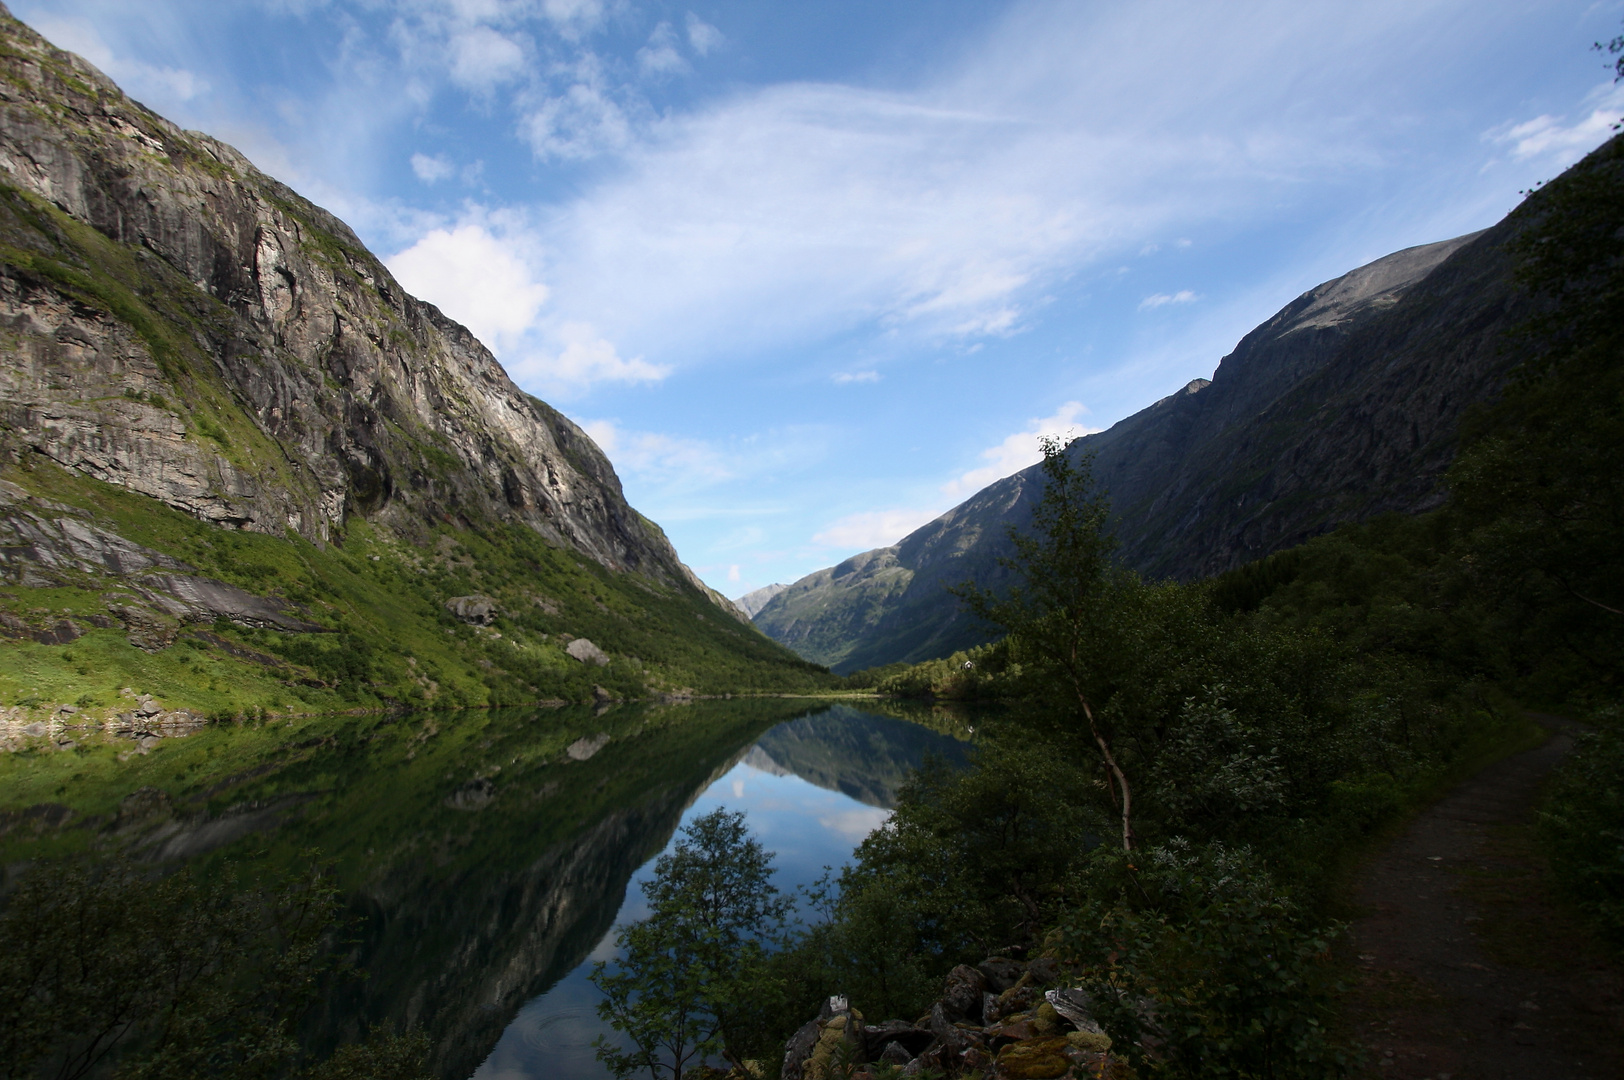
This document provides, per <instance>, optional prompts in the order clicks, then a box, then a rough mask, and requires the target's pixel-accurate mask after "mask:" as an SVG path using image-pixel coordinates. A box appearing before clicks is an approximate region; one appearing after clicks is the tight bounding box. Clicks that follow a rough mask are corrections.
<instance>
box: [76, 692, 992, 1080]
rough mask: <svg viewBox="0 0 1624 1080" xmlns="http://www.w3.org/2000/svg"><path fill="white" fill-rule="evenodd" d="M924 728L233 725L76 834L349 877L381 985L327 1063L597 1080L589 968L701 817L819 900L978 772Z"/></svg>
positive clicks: (324, 1021)
mask: <svg viewBox="0 0 1624 1080" xmlns="http://www.w3.org/2000/svg"><path fill="white" fill-rule="evenodd" d="M922 719H924V720H925V722H926V723H925V725H923V726H922V725H918V724H913V723H909V722H907V721H904V720H900V719H892V718H887V717H883V716H875V715H870V714H867V713H864V712H860V711H857V710H854V709H850V708H844V707H834V708H831V707H829V706H828V705H826V704H822V703H809V702H806V701H793V700H783V699H764V700H735V701H716V702H695V703H692V704H687V705H643V704H638V705H623V706H614V707H611V708H608V709H593V708H587V707H575V708H564V709H542V710H538V709H524V710H520V709H513V710H469V711H466V712H442V713H422V714H417V715H412V716H392V717H384V716H364V717H310V718H301V719H298V720H295V721H292V722H288V721H279V722H276V723H270V724H264V725H252V726H247V727H238V726H231V725H220V726H217V727H210V728H207V729H204V730H203V731H200V732H197V733H195V734H192V735H190V736H189V737H187V738H185V739H174V740H168V739H166V740H163V741H162V745H161V746H160V747H159V748H157V749H156V750H154V751H153V752H152V754H151V755H150V756H149V757H147V758H143V759H142V760H141V761H139V762H132V763H130V764H129V765H128V766H123V767H120V768H119V769H117V770H114V771H110V772H101V773H95V772H92V773H91V774H90V775H89V776H87V777H85V778H84V779H83V780H82V781H81V777H80V775H77V774H76V775H73V776H71V777H67V778H65V779H67V780H68V784H69V785H73V784H78V785H79V788H81V789H82V790H75V791H74V792H72V793H71V794H70V795H69V796H68V798H69V799H70V800H72V801H74V802H75V803H76V804H78V805H84V806H89V807H96V806H98V805H100V806H104V807H113V808H115V810H114V811H112V812H107V813H103V812H102V811H101V810H93V811H92V812H88V813H82V814H81V815H80V816H78V817H76V818H74V819H73V821H72V822H70V823H69V825H67V826H64V828H65V829H67V830H69V831H72V830H83V831H84V835H85V836H86V837H90V838H91V839H90V840H89V841H88V842H91V843H105V842H111V841H112V839H113V838H114V837H115V836H116V839H117V842H118V844H119V845H120V846H121V848H123V849H124V850H125V852H126V853H127V854H129V855H132V856H133V857H136V858H140V859H147V860H151V861H153V862H157V863H165V862H167V863H171V864H172V863H174V862H176V861H179V860H182V859H186V860H191V861H193V862H195V863H196V864H197V865H198V866H199V868H200V869H201V871H202V872H203V873H205V874H208V873H209V872H210V870H209V868H210V867H211V865H213V863H214V862H215V861H216V860H219V859H230V860H233V861H235V862H238V863H241V864H244V872H245V873H246V875H247V876H248V877H249V878H252V877H253V876H254V875H255V874H257V873H258V871H259V870H260V869H261V868H263V869H266V870H269V871H272V872H274V873H280V872H283V871H286V870H288V869H290V868H293V867H298V866H302V865H304V864H305V863H306V862H307V861H308V858H309V854H308V853H309V852H310V851H311V850H312V849H314V850H317V851H319V852H320V853H321V854H322V855H323V856H324V857H326V858H328V859H331V860H333V861H334V863H335V869H336V877H337V880H338V882H339V884H340V886H341V887H342V889H343V890H344V892H345V894H346V895H347V896H349V897H350V902H351V905H352V908H353V911H352V914H353V916H354V920H353V925H352V928H351V930H350V931H349V936H350V937H351V938H352V939H353V940H354V942H355V944H354V952H353V960H354V962H355V964H356V965H357V966H358V967H359V968H361V969H362V970H364V971H365V972H366V978H365V979H364V980H361V981H358V982H352V983H347V984H345V985H343V986H341V987H339V988H337V989H335V990H333V991H332V992H331V993H330V994H329V995H328V996H327V997H326V998H325V999H324V1000H323V1002H322V1005H321V1006H320V1008H319V1009H318V1010H317V1011H316V1012H315V1013H314V1014H313V1015H311V1016H310V1017H308V1018H307V1021H306V1024H305V1026H304V1028H303V1029H302V1030H301V1032H300V1036H301V1039H302V1040H303V1041H304V1042H305V1043H306V1044H307V1045H308V1046H309V1047H310V1049H311V1050H312V1051H313V1052H314V1053H315V1054H317V1055H323V1054H325V1053H326V1052H327V1051H329V1050H330V1049H331V1048H332V1047H333V1046H334V1045H336V1044H337V1043H339V1042H343V1041H350V1040H354V1039H357V1038H360V1037H362V1036H363V1035H364V1034H365V1033H366V1031H367V1030H368V1029H369V1028H371V1027H375V1026H380V1025H382V1026H389V1027H397V1026H399V1025H402V1024H411V1025H414V1026H417V1027H419V1028H421V1029H422V1030H423V1031H424V1033H425V1034H426V1035H427V1036H428V1037H429V1039H430V1041H431V1042H432V1043H433V1045H434V1046H435V1048H436V1049H435V1057H434V1060H433V1068H434V1071H435V1072H436V1073H437V1074H439V1075H441V1076H444V1077H446V1078H448V1080H466V1078H467V1077H469V1076H470V1075H471V1074H473V1073H474V1072H475V1070H476V1069H478V1068H480V1066H481V1063H482V1062H486V1060H487V1058H489V1059H490V1061H489V1063H488V1064H487V1065H486V1066H485V1070H484V1072H483V1073H482V1075H490V1076H495V1075H510V1076H537V1077H540V1076H547V1077H569V1076H597V1075H601V1074H600V1073H599V1072H598V1071H597V1069H596V1064H595V1062H593V1061H592V1057H591V1053H590V1051H589V1050H588V1051H586V1052H585V1057H584V1064H582V1065H581V1068H580V1069H579V1070H575V1069H574V1066H569V1067H568V1068H566V1067H565V1064H564V1063H565V1062H567V1061H571V1060H582V1059H581V1054H580V1051H581V1050H582V1048H584V1047H586V1046H587V1044H588V1043H590V1041H591V1038H592V1036H593V1035H594V1034H596V1032H597V1020H596V1015H595V1013H594V1010H593V1008H592V1006H593V1004H595V997H594V996H593V995H592V994H591V992H590V991H591V988H590V986H589V985H588V984H587V983H586V982H585V980H584V974H585V973H584V971H583V969H582V965H583V963H585V962H586V961H587V960H588V958H589V957H590V956H592V955H594V954H596V955H600V956H601V955H602V951H603V949H604V948H606V945H605V942H606V940H607V938H608V935H609V934H610V931H611V928H612V927H613V925H614V923H615V920H616V919H617V918H635V917H637V916H638V915H639V914H640V911H639V909H638V908H637V906H636V905H637V904H639V903H640V902H641V899H642V896H641V893H640V892H639V891H638V890H635V889H633V890H632V891H631V896H632V898H633V903H632V904H630V905H628V904H626V903H625V901H626V898H627V895H628V892H627V886H628V883H629V882H631V881H632V880H633V879H634V876H635V875H637V874H641V873H647V872H648V869H647V868H648V864H649V863H650V862H651V861H652V860H653V859H654V858H655V857H656V856H657V855H658V854H659V852H660V851H661V850H662V849H663V848H664V847H665V846H666V845H667V844H668V843H669V842H670V840H671V837H672V836H673V834H674V833H675V831H676V829H677V827H678V825H679V824H680V822H681V821H682V820H683V818H684V817H685V816H692V815H694V814H698V813H703V812H705V811H706V810H708V809H710V808H713V807H714V806H716V805H718V804H723V803H725V804H726V805H728V806H730V807H733V808H738V809H744V810H745V811H747V813H748V815H749V821H750V825H751V827H752V828H753V829H754V830H755V831H756V832H757V834H758V835H760V836H761V837H762V839H763V841H764V842H765V843H766V844H767V846H768V847H770V848H772V849H773V850H775V851H777V852H778V853H779V859H778V865H779V868H780V871H781V875H782V877H781V881H782V882H783V884H784V886H785V887H786V888H788V887H793V886H794V885H796V884H799V883H803V882H807V881H810V880H812V879H814V878H815V877H816V876H817V875H818V874H819V873H820V872H821V868H822V867H823V866H824V865H825V864H839V863H840V862H842V861H843V860H844V859H845V858H846V857H847V856H848V855H849V853H850V851H851V849H852V847H853V846H854V845H855V844H856V843H857V842H858V841H859V840H860V839H861V838H862V837H863V836H864V835H866V834H867V832H868V831H869V830H871V829H872V828H874V827H875V826H876V825H878V824H879V823H880V822H881V821H883V820H884V818H885V814H886V808H888V807H890V806H892V805H893V804H894V801H895V797H896V792H897V788H898V786H899V785H900V784H901V782H902V781H903V779H904V777H905V776H906V775H907V773H908V771H909V770H910V769H912V768H913V767H915V766H917V765H918V764H920V763H921V762H922V761H923V760H924V758H925V757H926V755H927V754H936V755H938V756H941V757H945V758H948V759H950V760H962V758H963V756H964V747H965V745H966V744H965V743H963V742H961V741H960V739H959V738H957V737H955V736H963V735H965V734H966V731H965V730H961V729H959V728H957V727H955V725H954V724H953V723H952V722H951V721H948V720H946V719H945V718H941V717H935V718H933V717H931V716H930V715H929V714H925V715H923V717H922ZM53 761H54V759H53ZM137 789H139V790H137ZM63 790H66V787H65V788H64V789H63ZM115 827H116V833H115V832H114V831H112V830H114V829H115ZM493 1047H495V1048H496V1050H495V1052H494V1053H493V1050H492V1048H493ZM572 1048H573V1049H572ZM571 1055H574V1056H573V1057H572V1056H571ZM572 1070H574V1071H572Z"/></svg>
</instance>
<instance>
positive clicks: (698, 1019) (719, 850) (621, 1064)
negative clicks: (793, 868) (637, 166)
mask: <svg viewBox="0 0 1624 1080" xmlns="http://www.w3.org/2000/svg"><path fill="white" fill-rule="evenodd" d="M771 877H772V856H771V855H770V854H768V853H767V851H766V850H765V849H764V848H762V846H761V843H760V841H758V840H756V839H755V838H754V837H751V836H750V835H749V833H748V830H747V829H746V828H745V825H744V815H743V814H742V813H730V812H728V811H727V810H726V809H725V808H718V809H716V810H714V811H712V812H711V813H709V814H706V815H704V816H703V817H699V818H696V819H695V820H694V821H693V822H692V823H690V824H689V825H687V826H686V827H685V828H684V829H683V831H682V839H680V840H678V841H677V844H676V847H675V848H674V849H673V850H672V851H671V852H670V853H669V854H666V855H662V856H660V860H659V862H657V863H656V864H655V868H654V877H653V878H652V879H650V880H649V881H647V882H645V883H644V885H643V895H644V896H645V897H647V898H648V902H649V915H648V917H647V918H646V919H643V920H641V921H640V922H636V923H632V924H631V925H628V926H625V927H622V928H621V930H620V931H619V932H618V933H617V934H616V937H615V944H616V946H617V947H618V948H619V949H620V951H621V954H622V955H621V957H620V959H619V960H617V961H616V964H615V970H610V968H609V965H608V964H607V963H604V962H601V961H600V962H599V963H598V964H597V965H596V966H595V967H594V968H593V972H592V982H593V985H595V986H596V987H597V988H598V989H599V990H600V991H602V992H603V995H604V1000H603V1001H602V1002H600V1003H599V1005H598V1014H599V1015H600V1016H602V1017H603V1018H604V1019H605V1020H607V1021H608V1022H609V1024H610V1026H612V1027H613V1028H614V1029H615V1030H616V1031H618V1032H621V1033H622V1034H623V1035H625V1036H626V1038H627V1039H629V1040H630V1041H631V1043H632V1048H631V1049H629V1050H623V1049H620V1048H619V1047H617V1046H615V1045H614V1044H613V1043H611V1042H610V1041H609V1040H607V1039H604V1038H602V1037H600V1038H599V1040H598V1042H597V1047H598V1059H599V1060H600V1061H602V1062H604V1064H606V1065H608V1066H609V1068H610V1069H612V1070H613V1071H614V1073H615V1075H616V1076H618V1077H626V1076H630V1075H632V1074H633V1073H636V1072H640V1071H642V1070H644V1069H647V1070H648V1073H649V1075H650V1076H651V1077H655V1078H658V1077H660V1076H663V1075H669V1076H670V1077H672V1078H673V1080H681V1077H682V1076H683V1075H684V1074H685V1073H686V1071H687V1069H688V1067H689V1065H690V1064H691V1063H695V1064H696V1063H699V1062H702V1061H703V1060H704V1059H705V1058H707V1057H712V1056H715V1055H721V1056H723V1057H725V1058H726V1059H727V1060H728V1061H729V1062H730V1063H731V1064H732V1065H734V1066H736V1067H740V1068H742V1067H743V1065H742V1063H743V1060H744V1056H745V1055H746V1054H747V1053H748V1052H749V1051H750V1050H751V1049H755V1048H756V1047H752V1046H751V1045H749V1042H750V1039H751V1036H752V1035H754V1034H758V1033H759V1032H760V1031H761V1028H762V1023H761V1018H762V1016H763V1013H764V1010H765V1009H766V1008H767V1007H768V1003H769V999H770V998H771V996H772V994H773V991H774V987H773V985H772V981H771V980H770V979H768V978H766V977H765V975H766V964H765V959H766V956H767V950H768V948H769V947H770V946H771V945H772V944H773V943H774V942H775V940H776V939H777V938H778V937H779V936H780V934H781V931H782V927H783V924H784V920H785V918H786V917H787V915H788V914H789V909H790V901H789V900H788V898H787V897H783V896H781V895H780V894H779V892H778V890H777V889H776V888H775V887H774V886H773V884H772V881H771Z"/></svg>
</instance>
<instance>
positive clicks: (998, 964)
mask: <svg viewBox="0 0 1624 1080" xmlns="http://www.w3.org/2000/svg"><path fill="white" fill-rule="evenodd" d="M976 970H977V971H979V972H981V974H982V976H983V977H984V978H985V979H986V980H987V988H988V989H989V990H990V991H992V992H993V993H994V994H1002V993H1003V992H1004V991H1005V990H1008V989H1009V988H1010V987H1012V986H1014V985H1015V984H1016V983H1017V982H1019V981H1020V978H1021V976H1022V975H1024V974H1026V965H1025V964H1023V963H1021V962H1020V961H1019V960H1011V959H1009V958H1008V957H1003V956H990V957H988V958H987V959H985V960H983V961H981V963H979V964H977V965H976Z"/></svg>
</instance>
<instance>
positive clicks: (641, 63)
mask: <svg viewBox="0 0 1624 1080" xmlns="http://www.w3.org/2000/svg"><path fill="white" fill-rule="evenodd" d="M637 66H638V67H639V68H641V69H642V71H643V74H645V75H655V76H659V75H680V74H682V73H683V72H685V71H687V70H688V61H686V60H684V59H683V58H682V54H681V53H679V52H677V32H676V31H675V30H673V29H671V24H670V23H668V22H662V23H660V24H659V25H658V26H656V27H655V28H654V32H653V33H651V34H650V35H649V36H648V44H647V45H645V46H643V47H642V48H641V49H638V50H637Z"/></svg>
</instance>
